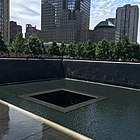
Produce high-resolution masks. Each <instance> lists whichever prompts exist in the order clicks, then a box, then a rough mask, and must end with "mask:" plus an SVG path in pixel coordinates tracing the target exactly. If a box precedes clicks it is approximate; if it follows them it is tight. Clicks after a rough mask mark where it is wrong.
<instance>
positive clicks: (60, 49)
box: [59, 43, 66, 58]
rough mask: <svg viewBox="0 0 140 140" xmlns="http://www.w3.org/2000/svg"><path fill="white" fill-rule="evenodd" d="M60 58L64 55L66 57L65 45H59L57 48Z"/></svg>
mask: <svg viewBox="0 0 140 140" xmlns="http://www.w3.org/2000/svg"><path fill="white" fill-rule="evenodd" d="M59 51H60V56H61V57H62V58H63V56H64V55H66V45H65V44H64V43H61V45H60V47H59Z"/></svg>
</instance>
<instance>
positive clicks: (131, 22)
mask: <svg viewBox="0 0 140 140" xmlns="http://www.w3.org/2000/svg"><path fill="white" fill-rule="evenodd" d="M138 19H139V8H138V6H137V5H134V6H131V5H130V4H127V5H124V6H123V7H119V8H117V11H116V29H117V30H118V32H119V34H120V39H122V38H123V36H127V37H128V38H129V40H130V41H132V42H137V34H138Z"/></svg>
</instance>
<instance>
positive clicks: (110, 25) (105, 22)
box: [96, 20, 115, 27]
mask: <svg viewBox="0 0 140 140" xmlns="http://www.w3.org/2000/svg"><path fill="white" fill-rule="evenodd" d="M96 27H115V25H114V24H113V23H111V22H110V21H107V20H106V21H101V22H100V23H99V24H98V25H97V26H96Z"/></svg>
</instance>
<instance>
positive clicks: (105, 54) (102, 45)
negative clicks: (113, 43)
mask: <svg viewBox="0 0 140 140" xmlns="http://www.w3.org/2000/svg"><path fill="white" fill-rule="evenodd" d="M96 57H97V58H99V59H104V60H106V59H108V58H109V42H108V41H107V40H105V39H103V40H102V41H100V42H99V43H98V45H97V47H96Z"/></svg>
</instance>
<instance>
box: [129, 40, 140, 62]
mask: <svg viewBox="0 0 140 140" xmlns="http://www.w3.org/2000/svg"><path fill="white" fill-rule="evenodd" d="M130 46H131V60H133V61H138V60H139V59H140V45H139V44H138V43H135V42H131V43H130Z"/></svg>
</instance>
